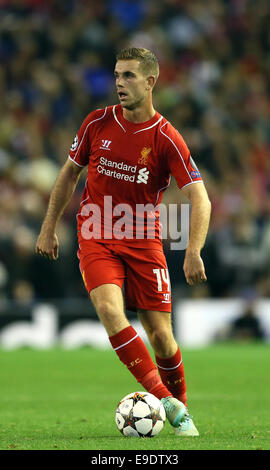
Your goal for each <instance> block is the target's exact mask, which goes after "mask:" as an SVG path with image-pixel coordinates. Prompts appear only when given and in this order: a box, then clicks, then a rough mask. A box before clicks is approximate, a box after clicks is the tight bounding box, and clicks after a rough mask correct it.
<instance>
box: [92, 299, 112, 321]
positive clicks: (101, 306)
mask: <svg viewBox="0 0 270 470" xmlns="http://www.w3.org/2000/svg"><path fill="white" fill-rule="evenodd" d="M95 308H96V311H97V314H98V315H99V316H100V317H102V318H103V317H104V318H111V317H114V316H115V314H116V309H115V306H114V305H112V303H111V302H110V301H109V300H106V299H99V300H98V301H96V302H95Z"/></svg>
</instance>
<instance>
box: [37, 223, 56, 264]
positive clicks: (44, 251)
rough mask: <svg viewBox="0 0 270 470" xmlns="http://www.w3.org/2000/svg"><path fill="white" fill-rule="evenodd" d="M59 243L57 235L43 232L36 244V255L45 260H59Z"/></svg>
mask: <svg viewBox="0 0 270 470" xmlns="http://www.w3.org/2000/svg"><path fill="white" fill-rule="evenodd" d="M58 252H59V243H58V238H57V235H56V233H48V232H43V231H42V230H41V232H40V234H39V237H38V239H37V243H36V253H37V254H38V255H40V256H44V257H45V258H48V259H51V260H56V259H57V258H58Z"/></svg>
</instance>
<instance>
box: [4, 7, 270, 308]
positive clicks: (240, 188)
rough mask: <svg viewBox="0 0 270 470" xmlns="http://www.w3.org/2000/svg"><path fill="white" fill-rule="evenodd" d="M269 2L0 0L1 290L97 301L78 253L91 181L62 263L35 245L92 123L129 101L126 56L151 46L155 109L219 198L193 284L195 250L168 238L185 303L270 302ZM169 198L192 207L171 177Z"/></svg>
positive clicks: (70, 226) (63, 228) (63, 230)
mask: <svg viewBox="0 0 270 470" xmlns="http://www.w3.org/2000/svg"><path fill="white" fill-rule="evenodd" d="M269 24H270V3H269V1H268V0H257V1H256V2H254V1H250V0H208V1H207V2H206V3H205V2H204V1H203V0H193V1H189V0H159V1H155V0H143V1H142V0H136V1H135V0H100V1H95V0H66V1H60V0H47V1H45V0H44V1H43V0H25V1H20V0H13V1H12V0H9V1H7V0H0V109H1V120H0V291H1V297H2V298H4V297H6V298H8V299H15V300H21V301H25V300H31V299H44V298H45V299H46V298H57V297H62V296H66V297H67V296H72V297H77V296H82V295H83V296H85V295H86V293H85V291H84V288H83V283H82V281H81V276H80V272H79V267H78V260H77V256H76V249H77V241H76V218H75V213H76V210H77V208H78V206H79V202H80V197H81V192H82V188H83V185H84V181H83V178H81V181H80V183H79V185H78V188H77V190H76V193H75V195H74V197H73V199H72V202H71V204H70V205H69V207H68V208H67V210H66V212H65V215H64V217H63V219H62V221H61V223H60V225H59V230H58V235H59V238H60V259H59V260H58V261H57V262H51V261H47V260H44V259H42V258H40V257H37V256H36V255H35V253H34V247H35V242H36V237H37V234H38V233H39V229H40V225H41V222H42V219H43V216H44V214H45V210H46V207H47V202H48V198H49V195H50V191H51V188H52V185H53V183H54V181H55V178H56V174H57V172H58V169H59V168H60V166H61V165H62V164H63V162H64V161H65V159H66V157H67V154H68V151H69V148H70V145H71V144H72V141H73V138H74V135H75V134H76V132H77V129H78V127H79V126H80V124H81V122H82V120H83V119H84V117H85V116H86V115H87V114H88V113H89V112H90V111H91V110H92V109H95V108H101V107H104V106H106V105H108V104H114V103H117V102H118V99H117V95H116V93H115V89H114V78H113V67H114V63H115V54H116V53H117V52H118V51H119V50H120V49H122V48H123V47H126V46H136V47H146V48H148V49H151V50H153V52H154V53H155V54H156V55H157V57H158V60H159V63H160V78H159V81H158V83H157V85H156V87H155V90H154V104H155V108H156V109H157V110H158V111H159V112H160V113H161V114H163V115H165V116H166V117H167V119H168V120H169V121H171V122H172V124H173V125H174V126H175V127H176V128H177V129H178V130H179V132H180V133H181V134H182V135H183V137H184V139H185V140H186V142H187V144H188V146H189V148H190V150H191V154H192V156H193V158H194V160H195V162H196V164H197V165H198V167H199V169H200V171H201V173H202V175H203V178H204V180H205V184H206V187H207V189H208V192H209V196H210V199H211V202H212V219H211V225H210V230H209V235H208V239H207V243H206V246H205V248H204V249H203V258H204V261H205V265H206V270H207V276H208V283H207V284H204V285H199V286H198V287H193V288H190V287H188V286H187V285H186V283H185V279H184V274H183V272H182V265H183V257H184V253H183V252H178V253H177V254H176V253H175V252H173V251H171V250H170V249H169V242H170V240H164V245H165V251H166V255H167V259H168V265H169V269H170V273H171V280H172V285H173V290H174V292H175V293H176V294H177V295H184V296H185V297H190V296H191V297H192V296H193V297H209V296H214V297H229V296H241V295H243V292H244V291H245V290H246V289H252V290H254V291H255V294H257V295H260V296H270V157H269V151H270V28H269ZM163 201H164V202H166V203H179V204H180V203H181V202H183V201H182V200H181V193H180V192H179V190H178V189H177V187H176V184H175V182H174V181H172V183H171V185H170V187H169V188H168V189H167V191H166V192H165V195H164V200H163Z"/></svg>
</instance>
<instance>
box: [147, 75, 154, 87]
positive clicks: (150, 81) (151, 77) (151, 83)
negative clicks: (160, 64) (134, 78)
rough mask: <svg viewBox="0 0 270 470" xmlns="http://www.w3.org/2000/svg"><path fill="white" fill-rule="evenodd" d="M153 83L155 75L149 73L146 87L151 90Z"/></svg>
mask: <svg viewBox="0 0 270 470" xmlns="http://www.w3.org/2000/svg"><path fill="white" fill-rule="evenodd" d="M155 83H156V78H155V76H154V75H149V77H147V85H146V89H147V90H151V89H152V88H153V87H154V85H155Z"/></svg>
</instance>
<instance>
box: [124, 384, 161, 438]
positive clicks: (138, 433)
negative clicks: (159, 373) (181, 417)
mask: <svg viewBox="0 0 270 470" xmlns="http://www.w3.org/2000/svg"><path fill="white" fill-rule="evenodd" d="M165 420H166V413H165V409H164V406H163V404H162V403H161V401H160V400H159V399H158V398H157V397H155V396H154V395H152V394H151V393H148V392H133V393H130V394H129V395H126V396H125V397H124V398H122V400H121V401H120V402H119V404H118V406H117V408H116V412H115V422H116V426H117V428H118V429H119V431H120V432H121V433H122V434H123V435H124V436H127V437H154V436H157V435H158V434H159V433H160V431H161V430H162V428H163V426H164V423H165Z"/></svg>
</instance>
